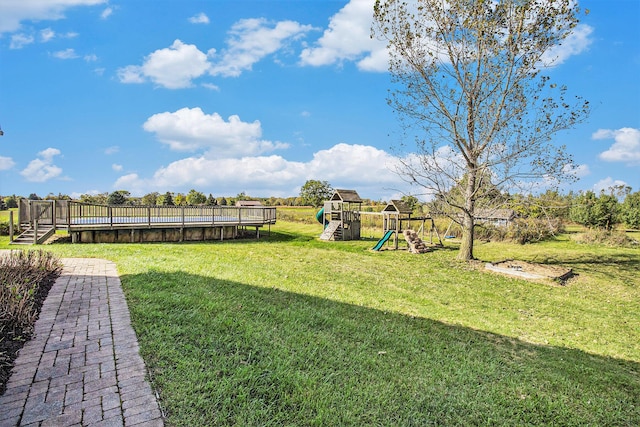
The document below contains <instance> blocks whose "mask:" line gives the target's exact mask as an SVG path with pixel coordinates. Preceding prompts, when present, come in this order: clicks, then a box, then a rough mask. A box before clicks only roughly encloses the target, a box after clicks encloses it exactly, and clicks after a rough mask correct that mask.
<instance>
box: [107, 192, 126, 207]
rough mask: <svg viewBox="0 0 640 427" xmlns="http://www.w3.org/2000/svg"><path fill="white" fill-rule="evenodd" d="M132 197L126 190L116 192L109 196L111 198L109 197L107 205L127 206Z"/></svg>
mask: <svg viewBox="0 0 640 427" xmlns="http://www.w3.org/2000/svg"><path fill="white" fill-rule="evenodd" d="M130 195H131V193H129V192H128V191H126V190H117V191H114V192H113V193H111V194H109V197H107V204H108V205H125V204H127V198H128V197H129V196H130Z"/></svg>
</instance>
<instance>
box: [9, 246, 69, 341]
mask: <svg viewBox="0 0 640 427" xmlns="http://www.w3.org/2000/svg"><path fill="white" fill-rule="evenodd" d="M61 268H62V267H61V264H60V261H59V260H58V258H56V257H55V256H54V255H52V254H51V253H49V252H45V251H41V250H40V251H12V252H10V253H9V254H8V255H4V256H0V336H3V337H5V338H10V339H12V338H14V337H16V336H24V335H26V336H29V335H30V333H31V330H32V327H33V324H34V323H35V319H36V318H37V314H38V313H37V311H38V307H37V306H36V303H37V302H38V299H39V298H43V295H42V294H41V291H42V290H43V289H42V288H41V286H42V284H43V283H45V282H52V281H53V280H52V279H54V278H55V277H56V276H57V275H59V274H60V271H61ZM44 291H45V292H48V289H44ZM45 295H46V294H45Z"/></svg>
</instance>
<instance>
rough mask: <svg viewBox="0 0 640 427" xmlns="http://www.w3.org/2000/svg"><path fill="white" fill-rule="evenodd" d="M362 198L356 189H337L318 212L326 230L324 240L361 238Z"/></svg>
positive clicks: (321, 237) (323, 235) (321, 236)
mask: <svg viewBox="0 0 640 427" xmlns="http://www.w3.org/2000/svg"><path fill="white" fill-rule="evenodd" d="M361 208H362V199H361V198H360V196H359V195H358V193H357V192H356V191H355V190H335V192H334V193H333V196H331V199H329V200H328V201H326V202H324V207H323V208H322V210H321V211H320V212H318V216H317V217H318V219H319V220H321V222H322V224H323V226H324V231H323V232H322V234H321V235H320V239H322V240H359V239H360V227H361V222H360V210H361Z"/></svg>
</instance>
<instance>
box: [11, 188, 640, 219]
mask: <svg viewBox="0 0 640 427" xmlns="http://www.w3.org/2000/svg"><path fill="white" fill-rule="evenodd" d="M456 191H459V190H457V189H453V190H451V192H450V193H451V194H447V197H448V198H449V199H451V198H454V197H460V196H456V195H455V194H453V193H455V192H456ZM333 192H334V189H333V187H332V186H331V184H329V183H328V182H327V181H319V180H308V181H307V182H305V184H304V185H303V186H302V187H301V189H300V194H299V195H298V196H295V197H251V196H249V195H247V194H246V193H244V192H242V193H239V194H237V195H236V196H233V197H231V196H220V197H214V196H213V195H212V194H209V195H205V194H204V193H203V192H200V191H197V190H195V189H191V190H190V191H189V192H188V193H186V194H183V193H173V192H170V191H167V192H165V193H159V192H151V193H147V194H145V195H144V196H142V197H134V196H131V193H130V192H129V191H126V190H117V191H114V192H111V193H100V194H82V195H81V196H80V197H79V198H78V199H76V200H78V201H80V202H85V203H95V204H105V205H131V206H135V205H138V206H202V205H205V206H233V205H235V204H236V202H237V201H241V200H257V201H260V202H261V203H262V204H263V205H264V206H313V207H320V206H322V204H323V203H324V201H326V200H328V199H329V198H330V197H331V195H332V194H333ZM486 192H487V194H491V198H490V200H488V202H489V204H488V206H492V208H493V209H496V208H505V209H513V210H514V211H515V213H516V214H517V216H518V217H520V218H529V219H539V220H546V221H550V220H554V221H560V222H562V223H568V222H572V223H576V224H580V225H583V226H585V227H587V228H592V229H602V230H607V231H610V230H613V229H614V228H616V227H617V226H618V225H624V226H626V227H627V228H630V229H640V191H636V192H632V188H631V187H629V186H615V187H610V188H608V189H607V190H602V191H600V192H599V193H596V192H595V191H593V190H588V191H580V192H577V193H574V192H569V193H567V194H563V193H560V192H559V191H557V190H547V191H545V192H544V193H540V194H537V195H534V194H527V195H523V194H507V193H501V192H500V191H498V190H497V189H493V190H492V191H489V190H487V191H486ZM27 198H28V199H31V200H71V197H70V196H68V195H66V194H61V193H59V194H57V195H54V194H52V193H50V194H48V195H47V196H46V197H44V198H41V197H40V196H38V195H37V194H35V193H31V194H30V195H29V196H28V197H27ZM19 199H20V197H19V196H16V195H15V194H14V195H10V196H6V197H0V210H6V209H10V208H17V207H18V200H19ZM401 200H402V201H403V202H404V203H405V204H406V205H407V206H409V207H410V208H412V209H413V210H414V212H415V213H416V214H428V215H432V216H449V217H452V218H453V215H455V214H454V213H453V212H448V211H446V209H445V208H446V205H445V207H443V205H442V204H441V203H440V200H439V198H438V197H436V198H434V199H433V200H432V201H430V202H427V203H423V202H421V201H420V200H419V199H418V198H417V197H415V196H413V195H405V196H402V197H401ZM386 203H387V202H386V201H384V200H378V201H375V200H371V199H364V200H363V204H364V205H365V206H374V207H375V206H384V205H386ZM478 204H479V206H482V201H478Z"/></svg>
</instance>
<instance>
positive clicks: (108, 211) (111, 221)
mask: <svg viewBox="0 0 640 427" xmlns="http://www.w3.org/2000/svg"><path fill="white" fill-rule="evenodd" d="M107 215H108V216H109V225H111V227H112V228H113V210H112V209H111V206H109V207H108V208H107Z"/></svg>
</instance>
